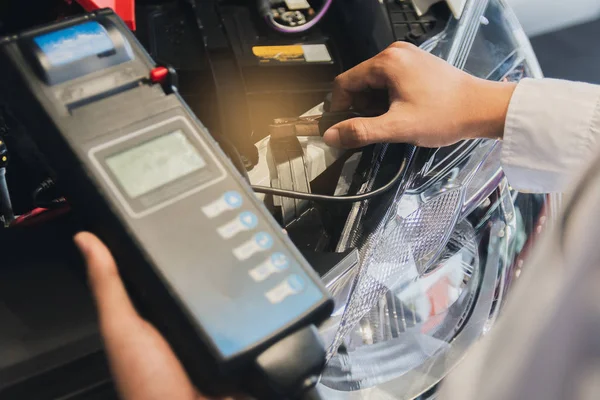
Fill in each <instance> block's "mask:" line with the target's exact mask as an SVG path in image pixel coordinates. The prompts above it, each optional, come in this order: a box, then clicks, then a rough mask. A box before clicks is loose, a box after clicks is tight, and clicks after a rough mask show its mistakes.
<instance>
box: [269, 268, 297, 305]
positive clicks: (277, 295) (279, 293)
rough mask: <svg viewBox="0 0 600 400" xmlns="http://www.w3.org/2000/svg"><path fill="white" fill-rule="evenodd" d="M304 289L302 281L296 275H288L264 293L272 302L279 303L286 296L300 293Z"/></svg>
mask: <svg viewBox="0 0 600 400" xmlns="http://www.w3.org/2000/svg"><path fill="white" fill-rule="evenodd" d="M303 289H304V281H303V280H302V278H300V277H299V276H298V275H290V276H289V277H288V278H287V279H286V280H285V281H283V282H281V283H280V284H279V285H277V286H275V287H274V288H273V289H271V290H269V291H268V292H267V293H265V296H266V297H267V299H268V300H269V301H270V302H271V303H272V304H277V303H281V302H282V301H283V300H285V298H286V297H289V296H292V295H295V294H298V293H300V292H301V291H302V290H303Z"/></svg>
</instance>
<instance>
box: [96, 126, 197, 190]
mask: <svg viewBox="0 0 600 400" xmlns="http://www.w3.org/2000/svg"><path fill="white" fill-rule="evenodd" d="M105 161H106V165H107V166H108V168H109V169H110V171H111V172H112V173H113V174H114V176H115V177H116V178H117V180H118V181H119V183H120V184H121V186H122V187H123V189H124V190H125V192H126V193H127V195H128V196H129V197H131V198H133V199H135V198H137V197H139V196H142V195H144V194H146V193H148V192H151V191H152V190H155V189H157V188H159V187H161V186H163V185H166V184H168V183H170V182H173V181H175V180H177V179H179V178H182V177H184V176H186V175H188V174H191V173H192V172H195V171H198V170H200V169H202V168H204V167H205V166H206V162H205V161H204V159H203V158H202V157H201V156H200V154H199V153H198V150H197V149H196V147H195V146H194V145H192V143H190V141H189V140H188V138H187V137H186V135H185V134H184V133H183V131H181V130H177V131H174V132H172V133H169V134H166V135H162V136H159V137H157V138H155V139H152V140H149V141H147V142H145V143H142V144H140V145H138V146H136V147H133V148H130V149H127V150H125V151H122V152H120V153H118V154H115V155H111V156H109V157H107V158H106V160H105Z"/></svg>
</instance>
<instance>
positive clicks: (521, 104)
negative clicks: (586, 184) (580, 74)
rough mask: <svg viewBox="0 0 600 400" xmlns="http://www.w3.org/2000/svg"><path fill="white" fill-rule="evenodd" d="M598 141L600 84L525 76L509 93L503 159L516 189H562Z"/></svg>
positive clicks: (583, 163) (546, 191) (586, 160)
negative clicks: (512, 91)
mask: <svg viewBox="0 0 600 400" xmlns="http://www.w3.org/2000/svg"><path fill="white" fill-rule="evenodd" d="M598 145H600V86H596V85H590V84H587V83H579V82H568V81H560V80H554V79H524V80H523V81H521V82H520V83H519V85H517V88H516V90H515V93H514V94H513V97H512V100H511V103H510V106H509V109H508V115H507V117H506V127H505V130H504V145H503V154H502V164H503V168H504V172H505V174H506V176H507V178H508V181H509V182H510V184H511V186H513V187H514V188H515V189H517V190H521V191H527V192H540V193H552V192H563V191H565V189H566V188H567V187H568V185H569V183H570V182H571V181H572V179H573V178H574V177H575V176H576V174H577V173H578V172H580V170H581V169H582V168H583V167H584V166H585V165H586V163H587V162H588V161H589V160H590V159H591V157H592V156H593V154H594V153H595V151H596V148H597V147H598Z"/></svg>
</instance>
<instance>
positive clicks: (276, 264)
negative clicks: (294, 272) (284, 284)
mask: <svg viewBox="0 0 600 400" xmlns="http://www.w3.org/2000/svg"><path fill="white" fill-rule="evenodd" d="M289 266H290V261H289V260H288V258H287V257H286V256H285V254H283V253H274V254H272V255H271V257H269V259H268V260H267V261H265V262H263V263H262V264H260V265H259V266H257V267H256V268H254V269H251V270H250V271H249V272H248V273H249V274H250V276H251V277H252V279H254V280H255V281H256V282H261V281H264V280H265V279H267V278H268V277H269V276H271V275H273V274H276V273H278V272H281V271H283V270H285V269H287V268H288V267H289Z"/></svg>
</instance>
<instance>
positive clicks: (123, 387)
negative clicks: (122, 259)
mask: <svg viewBox="0 0 600 400" xmlns="http://www.w3.org/2000/svg"><path fill="white" fill-rule="evenodd" d="M75 243H76V244H77V247H79V250H80V251H81V254H82V255H83V257H84V258H85V261H86V263H87V266H88V277H89V282H90V286H91V289H92V293H93V295H94V298H95V300H96V306H97V308H98V317H99V324H100V332H101V334H102V337H103V338H104V345H105V347H106V354H107V356H108V361H109V364H110V368H111V371H112V373H113V376H114V379H115V383H116V386H117V390H118V391H119V394H120V395H121V397H122V399H123V400H165V399H172V400H202V399H206V398H205V397H202V396H201V395H200V393H199V392H198V391H197V390H196V388H195V387H194V385H192V383H191V382H190V380H189V378H188V376H187V375H186V373H185V371H184V369H183V367H182V366H181V363H180V362H179V360H178V359H177V357H176V356H175V354H174V353H173V351H172V350H171V348H170V347H169V344H168V343H167V342H166V341H165V339H164V338H163V337H162V336H161V335H160V334H159V333H158V331H157V330H156V329H155V328H154V327H153V326H152V325H150V324H149V323H148V322H146V321H144V320H143V319H142V318H141V317H140V316H139V314H138V313H137V312H136V310H135V308H134V307H133V304H132V303H131V301H130V299H129V296H128V295H127V292H126V291H125V287H124V286H123V282H122V281H121V278H120V277H119V272H118V271H117V266H116V264H115V261H114V259H113V257H112V255H111V254H110V252H109V250H108V249H107V248H106V246H104V244H103V243H102V242H101V241H100V240H99V239H98V238H97V237H96V236H94V235H92V234H90V233H85V232H83V233H79V234H78V235H76V236H75Z"/></svg>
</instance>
